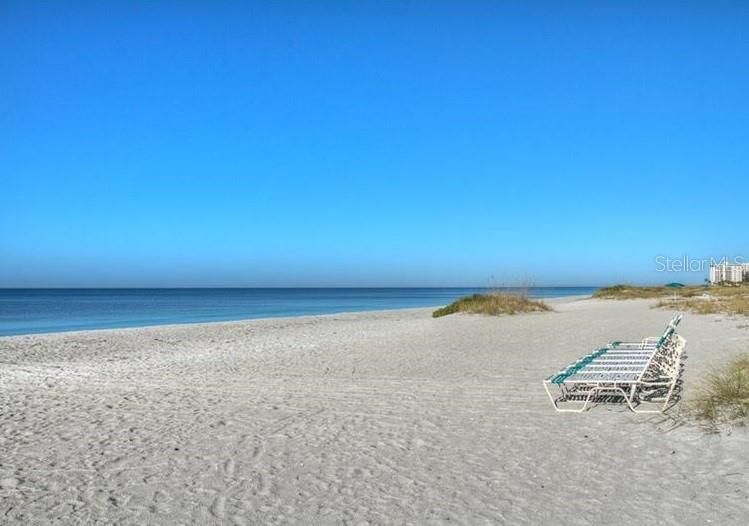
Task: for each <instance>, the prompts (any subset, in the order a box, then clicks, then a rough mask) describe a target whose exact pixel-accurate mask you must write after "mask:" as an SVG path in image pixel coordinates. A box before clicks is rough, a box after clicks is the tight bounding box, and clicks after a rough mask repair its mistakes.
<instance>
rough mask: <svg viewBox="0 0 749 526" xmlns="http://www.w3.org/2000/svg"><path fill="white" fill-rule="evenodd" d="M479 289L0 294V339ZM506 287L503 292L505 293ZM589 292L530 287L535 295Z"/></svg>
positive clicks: (401, 301)
mask: <svg viewBox="0 0 749 526" xmlns="http://www.w3.org/2000/svg"><path fill="white" fill-rule="evenodd" d="M486 290H487V289H480V288H475V289H464V288H377V289H366V288H351V289H346V288H334V289H0V336H8V335H14V334H31V333H40V332H59V331H76V330H83V329H107V328H115V327H143V326H148V325H163V324H171V323H197V322H208V321H227V320H242V319H250V318H271V317H278V316H302V315H312V314H334V313H337V312H357V311H367V310H381V309H404V308H410V307H432V306H438V305H445V304H447V303H450V302H451V301H453V300H455V299H456V298H458V297H460V296H465V295H466V294H473V293H476V292H483V291H486ZM510 290H511V289H510ZM594 290H595V287H536V288H530V289H529V291H528V292H529V295H530V296H533V297H537V298H554V297H561V296H573V295H588V294H591V293H592V292H593V291H594Z"/></svg>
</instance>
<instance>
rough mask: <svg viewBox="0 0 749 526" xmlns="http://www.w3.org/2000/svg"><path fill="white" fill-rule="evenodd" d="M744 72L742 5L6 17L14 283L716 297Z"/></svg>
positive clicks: (0, 74) (382, 5) (176, 9)
mask: <svg viewBox="0 0 749 526" xmlns="http://www.w3.org/2000/svg"><path fill="white" fill-rule="evenodd" d="M747 57H749V3H747V2H721V1H711V2H688V1H681V2H658V1H643V2H637V1H626V2H625V1H621V2H614V1H605V0H599V1H590V2H575V1H571V2H532V1H527V2H509V1H507V2H478V1H462V2H457V1H455V2H438V1H425V2H420V1H390V2H385V1H380V2H370V1H356V2H354V1H350V2H335V1H325V2H304V1H274V2H250V1H246V2H221V1H214V2H209V1H205V2H198V1H186V2H176V1H175V2H159V1H152V2H143V1H141V2H117V1H109V2H34V1H22V2H14V1H9V0H2V1H1V2H0V287H264V286H268V287H287V286H288V287H327V286H496V285H500V286H508V285H518V284H531V285H538V286H544V285H593V286H595V285H606V284H611V283H619V282H627V283H640V284H645V283H663V282H669V281H683V282H689V283H693V282H694V283H698V282H702V281H703V279H704V278H705V277H707V269H706V268H704V266H703V265H704V261H705V260H707V259H708V258H721V257H729V258H744V259H745V260H746V261H749V243H748V242H747V241H748V238H747V226H748V225H749V208H748V207H747V206H746V202H747V201H746V200H747V195H748V191H749V95H748V94H749V60H747ZM657 258H661V259H660V260H658V259H657ZM665 258H668V259H669V260H675V261H682V264H683V261H684V258H688V262H689V263H688V264H689V265H693V266H695V268H697V270H695V271H692V272H662V270H663V266H664V264H663V263H664V261H665ZM659 261H660V264H659V263H658V262H659ZM695 262H696V263H695ZM677 267H678V265H676V267H674V266H673V265H671V267H670V269H671V270H674V269H676V268H677Z"/></svg>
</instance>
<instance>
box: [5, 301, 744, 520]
mask: <svg viewBox="0 0 749 526" xmlns="http://www.w3.org/2000/svg"><path fill="white" fill-rule="evenodd" d="M551 303H552V304H553V305H554V308H555V312H551V313H543V314H527V315H517V316H507V317H499V318H490V317H482V316H468V315H454V316H449V317H445V318H440V319H432V318H431V316H430V313H431V310H430V309H414V310H400V311H379V312H370V313H357V314H341V315H330V316H319V317H300V318H283V319H267V320H255V321H246V322H231V323H215V324H201V325H183V326H164V327H153V328H140V329H122V330H104V331H90V332H77V333H60V334H50V335H35V336H18V337H6V338H0V523H2V524H133V525H136V524H137V525H144V524H352V525H358V524H414V525H421V524H465V525H479V524H564V525H584V524H630V525H631V524H637V525H648V524H674V525H685V524H687V525H692V524H695V525H696V524H715V525H733V524H736V525H738V524H745V522H744V521H745V520H746V517H747V514H749V457H748V456H747V452H748V451H749V435H748V434H747V433H746V432H745V431H742V430H736V431H735V432H733V433H730V434H727V433H724V434H723V435H709V434H706V433H704V432H703V431H701V430H700V429H699V428H697V427H696V426H695V425H693V424H691V423H689V422H684V421H683V419H682V418H681V416H680V408H681V406H680V405H677V406H676V407H675V408H674V409H673V410H672V411H671V412H670V414H669V415H668V416H667V417H664V416H661V415H656V416H652V415H651V416H647V415H635V414H632V413H631V412H629V411H628V410H627V409H626V408H625V407H624V406H611V405H607V406H603V405H600V406H596V407H594V408H593V409H592V410H590V411H588V412H586V413H583V414H558V413H556V412H555V411H554V410H553V408H552V406H551V404H550V402H549V400H548V398H547V397H546V394H545V392H544V390H543V387H542V384H541V381H542V380H543V379H544V378H545V377H547V376H548V375H550V374H552V373H554V372H555V371H556V370H558V369H559V368H560V367H562V366H563V365H565V364H566V363H568V362H569V361H571V360H573V359H576V358H577V357H579V356H580V355H582V354H584V353H586V352H589V351H590V350H592V349H593V348H594V347H595V346H596V345H599V344H602V343H605V342H607V341H610V340H614V339H618V340H639V339H640V338H642V337H644V336H650V335H657V334H658V333H660V332H661V330H662V328H663V326H664V325H665V323H666V322H667V321H668V319H669V317H670V315H671V313H670V312H668V311H663V310H658V309H654V308H652V305H653V303H652V302H651V301H647V300H636V301H626V302H617V301H601V300H591V299H585V300H580V299H566V300H555V301H552V302H551ZM746 326H747V321H746V320H742V319H737V318H729V317H726V316H713V315H711V316H698V315H687V316H685V319H684V321H683V323H682V327H681V330H680V333H681V334H682V335H683V336H684V337H685V338H687V340H688V346H687V360H686V372H685V378H684V380H685V381H684V390H683V393H682V394H683V397H684V399H687V400H688V399H689V398H690V397H691V396H694V393H695V392H696V389H697V387H698V384H699V378H700V377H701V376H702V375H704V374H705V373H706V372H707V371H708V370H709V369H710V368H711V367H714V366H719V365H721V364H724V363H726V362H727V361H728V360H730V359H731V358H732V357H734V356H737V355H739V354H740V353H742V352H745V351H747V349H749V329H747V328H746Z"/></svg>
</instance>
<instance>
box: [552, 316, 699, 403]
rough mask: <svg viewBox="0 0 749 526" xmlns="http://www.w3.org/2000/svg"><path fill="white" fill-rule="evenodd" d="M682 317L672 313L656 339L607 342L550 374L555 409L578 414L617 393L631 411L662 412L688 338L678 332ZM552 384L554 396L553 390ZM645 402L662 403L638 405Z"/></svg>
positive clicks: (667, 401)
mask: <svg viewBox="0 0 749 526" xmlns="http://www.w3.org/2000/svg"><path fill="white" fill-rule="evenodd" d="M681 319H682V317H681V315H677V316H674V318H673V319H672V320H671V321H670V322H669V323H668V325H667V326H666V330H665V331H664V333H663V335H662V336H660V337H659V338H646V339H644V340H642V341H641V342H613V343H610V344H608V345H607V346H606V347H602V348H600V349H597V350H595V351H593V352H592V353H590V354H588V355H586V356H584V357H582V358H581V359H579V360H577V361H576V362H574V363H571V364H570V365H568V366H567V367H565V368H564V369H562V370H561V371H559V372H557V373H556V374H553V375H551V376H549V377H548V378H547V379H546V380H544V382H543V384H544V389H545V390H546V394H547V395H548V396H549V399H550V400H551V402H552V404H553V405H554V408H555V409H556V410H557V411H560V412H577V413H580V412H583V411H585V410H586V409H587V407H588V405H589V404H590V403H591V402H592V401H594V400H596V401H601V400H604V399H606V397H609V398H611V397H614V396H621V397H623V398H624V401H625V402H626V403H627V405H628V406H629V408H630V409H631V410H632V411H633V412H635V413H660V412H663V411H665V410H666V408H667V407H668V405H669V403H670V401H671V395H672V394H673V391H674V388H675V387H676V382H677V380H678V378H679V373H680V370H681V355H682V353H683V352H684V348H685V346H686V340H685V339H684V338H682V337H681V336H679V335H678V334H676V328H677V326H678V325H679V323H680V322H681ZM555 388H556V389H557V390H558V394H557V395H556V396H554V395H553V394H552V390H554V389H555ZM643 402H647V403H659V404H660V403H661V402H662V405H661V406H660V409H655V410H654V409H637V406H639V405H641V404H642V403H643ZM562 405H564V406H565V407H561V406H562ZM568 405H572V406H573V407H572V408H570V407H566V406H568Z"/></svg>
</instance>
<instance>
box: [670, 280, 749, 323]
mask: <svg viewBox="0 0 749 526" xmlns="http://www.w3.org/2000/svg"><path fill="white" fill-rule="evenodd" d="M656 306H657V307H660V308H664V309H671V310H682V311H688V312H693V313H695V314H730V315H741V316H749V285H733V286H731V285H716V286H712V287H710V288H709V289H704V291H703V294H701V295H700V296H694V297H685V296H673V297H670V298H663V299H661V300H660V301H658V303H657V304H656Z"/></svg>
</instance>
